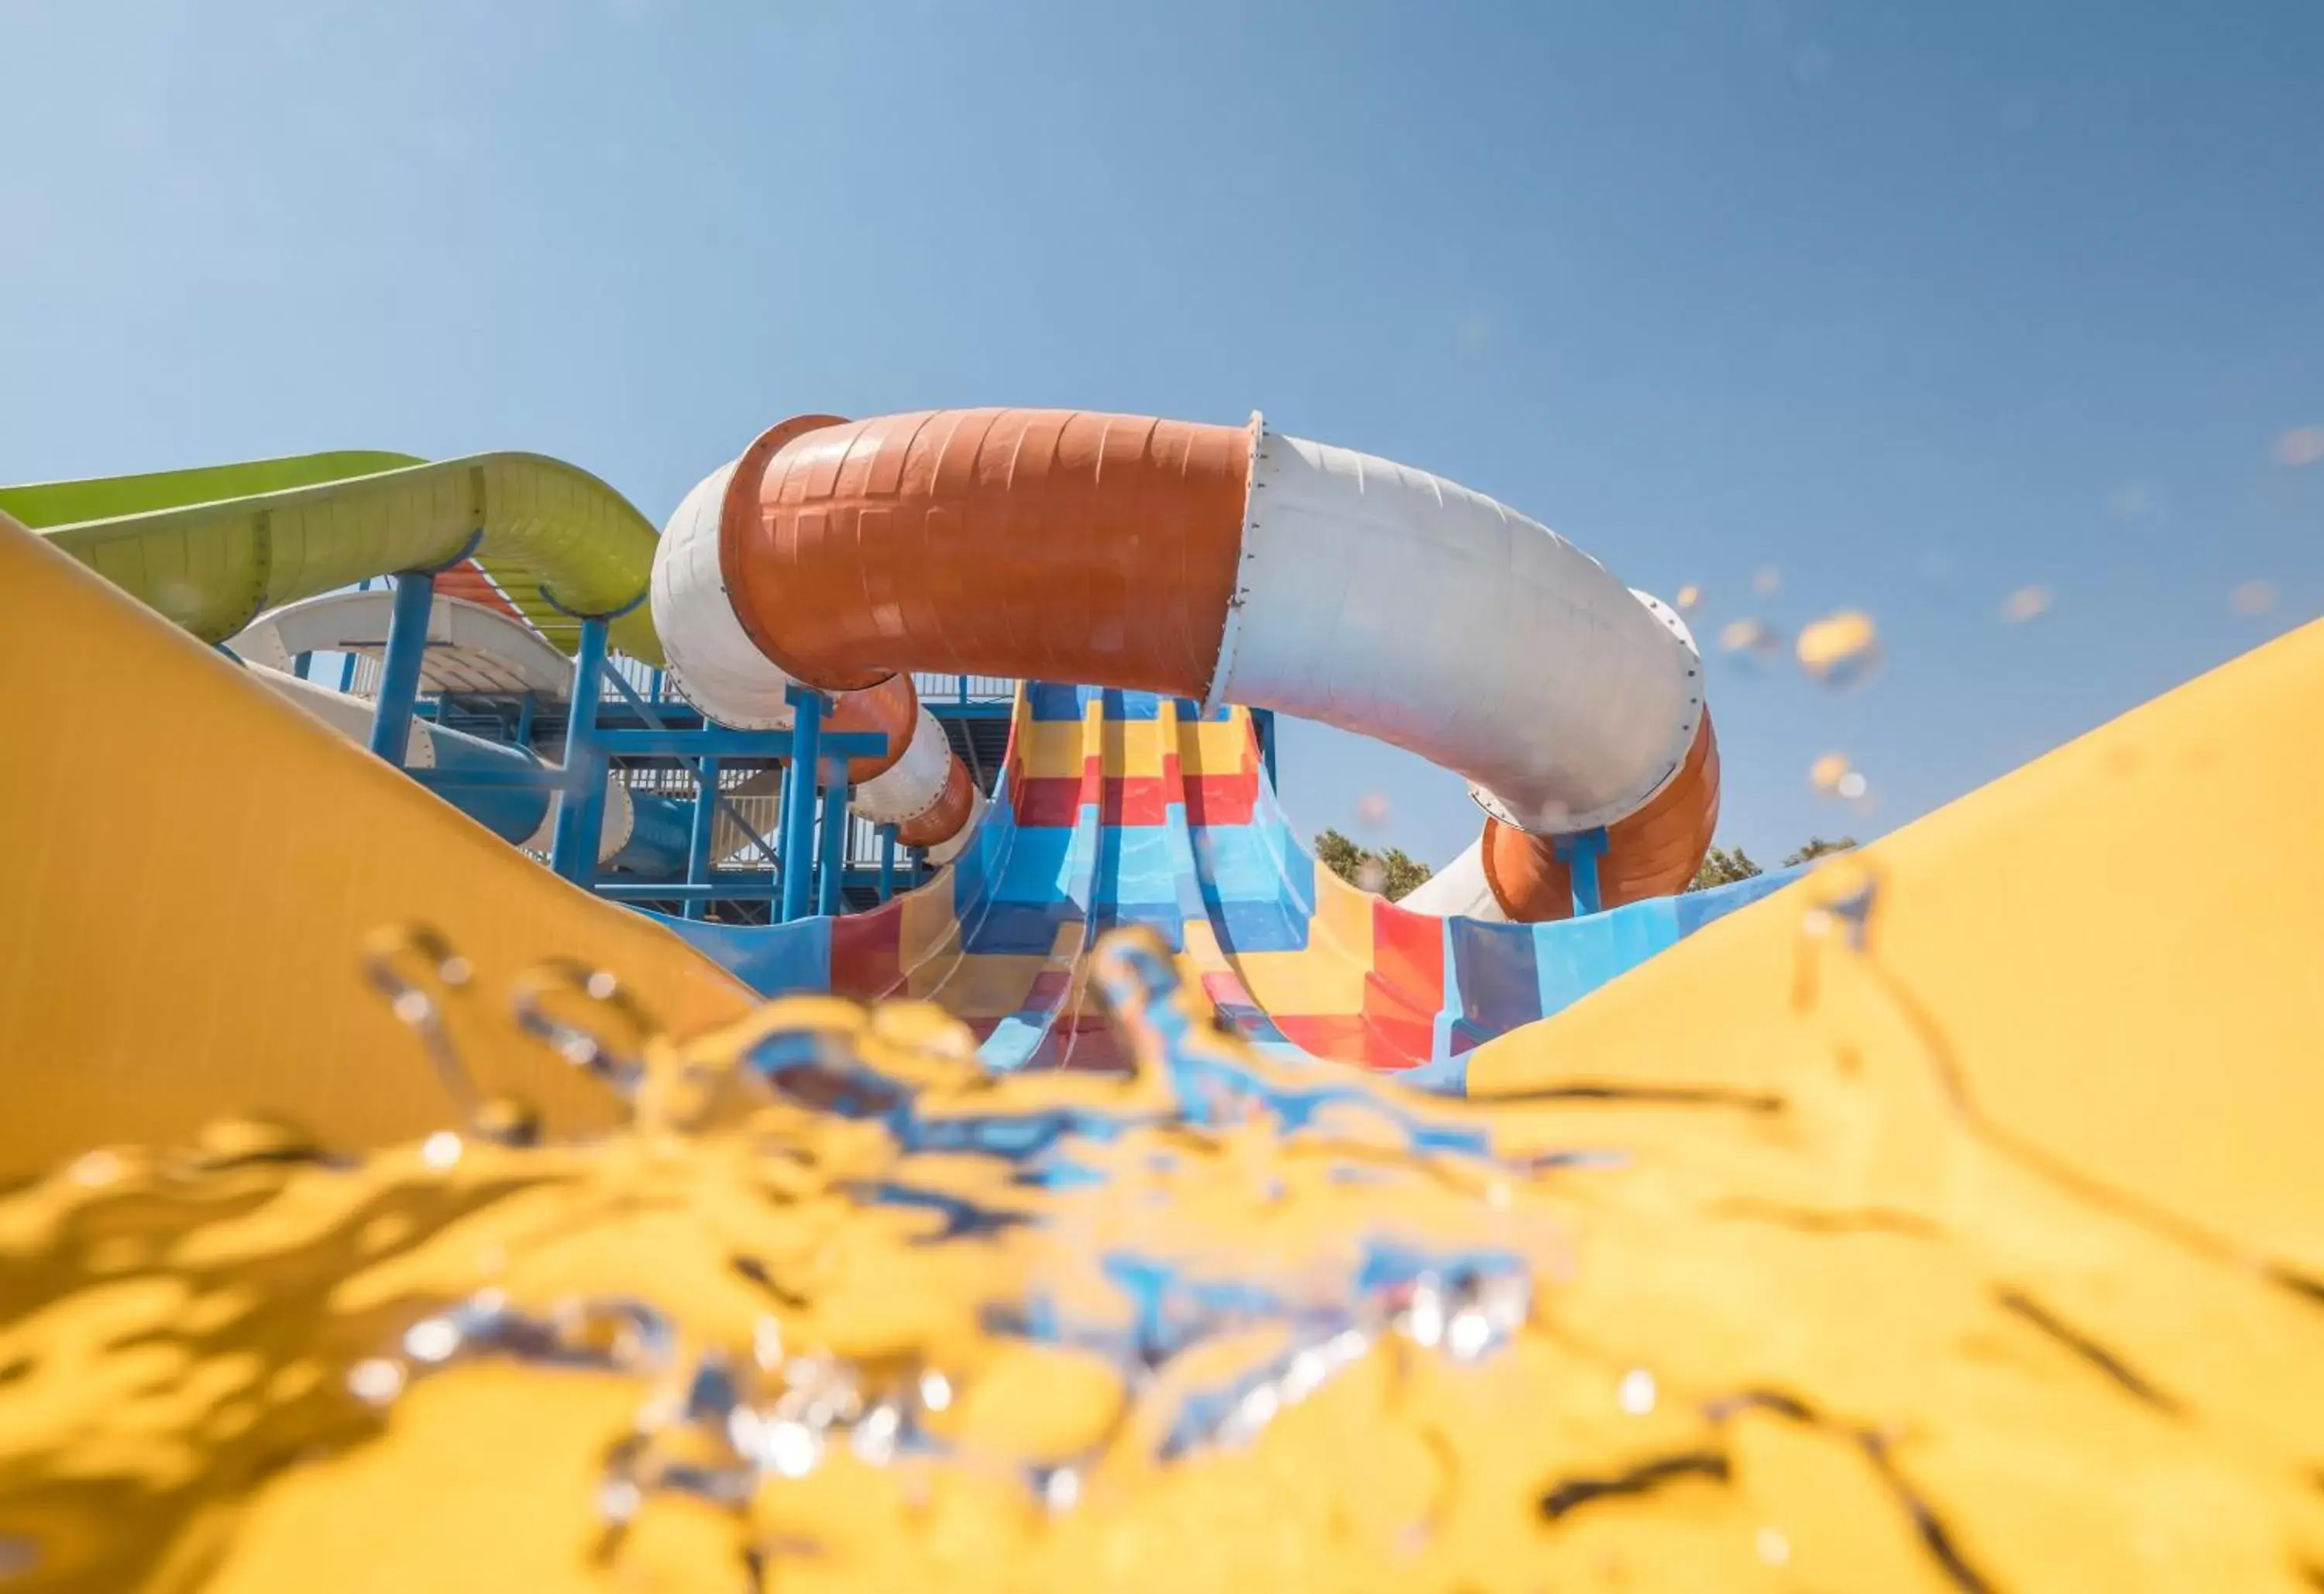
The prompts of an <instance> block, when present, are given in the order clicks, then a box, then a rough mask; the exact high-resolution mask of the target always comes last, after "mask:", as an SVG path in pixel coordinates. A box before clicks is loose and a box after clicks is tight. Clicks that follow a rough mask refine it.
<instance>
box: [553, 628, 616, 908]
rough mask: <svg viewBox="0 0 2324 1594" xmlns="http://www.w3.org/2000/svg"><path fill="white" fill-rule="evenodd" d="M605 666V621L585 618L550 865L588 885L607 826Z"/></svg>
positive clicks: (594, 873) (575, 664)
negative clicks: (600, 747) (601, 723)
mask: <svg viewBox="0 0 2324 1594" xmlns="http://www.w3.org/2000/svg"><path fill="white" fill-rule="evenodd" d="M604 668H605V622H604V621H603V620H596V619H592V620H584V621H583V622H581V646H580V648H579V650H577V651H576V653H575V655H574V659H573V711H572V714H571V716H570V717H569V718H567V720H566V722H565V785H564V788H563V789H562V790H560V791H559V792H558V795H557V829H556V831H555V832H554V833H553V836H552V839H551V841H550V843H549V867H550V868H551V869H554V870H555V871H557V872H558V874H561V875H563V876H564V877H565V878H566V879H567V880H572V881H573V882H575V883H576V884H577V885H583V886H586V885H588V884H589V883H590V882H591V881H593V880H595V879H596V876H597V842H598V838H599V836H600V835H602V834H604V828H605V760H604V755H603V754H602V753H600V752H599V751H597V747H596V737H597V697H598V694H599V692H600V690H601V689H602V688H601V687H600V686H599V685H598V677H600V676H601V675H603V674H604Z"/></svg>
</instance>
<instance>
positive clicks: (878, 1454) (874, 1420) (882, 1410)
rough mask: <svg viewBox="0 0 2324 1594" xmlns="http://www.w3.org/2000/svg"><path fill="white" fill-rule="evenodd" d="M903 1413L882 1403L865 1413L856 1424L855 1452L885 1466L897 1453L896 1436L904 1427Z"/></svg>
mask: <svg viewBox="0 0 2324 1594" xmlns="http://www.w3.org/2000/svg"><path fill="white" fill-rule="evenodd" d="M903 1423H904V1419H903V1414H901V1413H900V1412H899V1411H897V1409H896V1408H895V1407H894V1406H892V1405H886V1404H885V1403H882V1404H881V1405H875V1406H873V1407H872V1408H871V1410H870V1411H868V1412H866V1413H864V1414H863V1420H862V1422H861V1423H858V1424H856V1425H855V1432H854V1433H853V1444H854V1447H855V1453H856V1455H858V1456H859V1457H861V1458H862V1460H864V1461H866V1462H868V1463H870V1464H871V1466H874V1467H884V1466H886V1465H887V1464H888V1462H889V1460H890V1458H892V1457H893V1456H894V1455H895V1453H896V1436H897V1435H898V1433H900V1432H901V1431H902V1428H903Z"/></svg>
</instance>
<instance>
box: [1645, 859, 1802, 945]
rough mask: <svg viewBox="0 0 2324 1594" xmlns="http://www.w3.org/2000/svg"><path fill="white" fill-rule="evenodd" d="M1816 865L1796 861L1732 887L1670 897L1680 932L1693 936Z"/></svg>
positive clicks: (1738, 882)
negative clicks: (1713, 921) (1784, 867)
mask: <svg viewBox="0 0 2324 1594" xmlns="http://www.w3.org/2000/svg"><path fill="white" fill-rule="evenodd" d="M1812 867H1814V866H1813V865H1812V864H1807V863H1802V864H1796V865H1794V867H1792V868H1790V869H1778V870H1775V871H1770V872H1769V873H1766V874H1762V875H1754V876H1753V877H1752V878H1751V879H1749V880H1738V881H1737V882H1736V883H1735V884H1733V885H1731V886H1714V887H1712V888H1711V889H1710V890H1708V891H1689V892H1688V893H1687V894H1686V895H1685V896H1683V897H1674V898H1671V899H1670V900H1671V904H1672V907H1673V908H1674V911H1675V912H1676V913H1677V915H1678V933H1679V934H1680V935H1693V934H1694V933H1695V932H1696V931H1697V930H1699V929H1701V928H1702V926H1705V925H1707V924H1709V923H1710V922H1711V920H1713V919H1716V918H1724V917H1726V916H1727V915H1729V914H1730V913H1733V912H1734V911H1735V910H1736V909H1737V908H1748V907H1749V906H1750V905H1751V904H1752V903H1754V902H1757V900H1759V898H1762V897H1766V896H1771V895H1773V894H1774V893H1775V892H1777V891H1780V890H1782V889H1784V887H1785V886H1788V885H1790V884H1791V883H1792V882H1793V881H1794V880H1798V879H1799V878H1800V877H1801V876H1803V875H1804V874H1806V873H1807V872H1808V871H1809V870H1810V869H1811V868H1812Z"/></svg>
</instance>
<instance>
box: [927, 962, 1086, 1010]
mask: <svg viewBox="0 0 2324 1594" xmlns="http://www.w3.org/2000/svg"><path fill="white" fill-rule="evenodd" d="M1055 967H1056V959H1054V958H1047V957H1035V956H1033V955H1031V954H1000V953H982V954H975V955H972V956H969V957H964V958H960V959H957V960H953V961H949V962H947V961H945V960H942V959H939V960H937V962H936V963H933V964H931V965H930V966H929V968H928V970H927V974H926V976H925V977H924V976H923V975H922V974H921V973H920V972H915V973H914V975H913V977H912V980H911V981H910V988H911V994H912V995H914V996H916V997H919V998H922V999H924V1000H928V1001H940V1002H942V1003H943V1004H944V1005H945V1007H946V1008H947V1009H950V1010H951V1011H952V1012H953V1013H954V1014H955V1015H957V1016H958V1017H960V1018H1006V1017H1007V1016H1008V1015H1010V1013H1013V1012H1016V1011H1017V1010H1018V1009H1020V1008H1022V1007H1023V1006H1024V1005H1025V993H1026V992H1027V991H1028V990H1032V988H1033V980H1034V977H1035V976H1036V975H1038V974H1040V973H1042V972H1044V971H1046V970H1048V969H1053V968H1055Z"/></svg>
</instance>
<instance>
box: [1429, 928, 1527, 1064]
mask: <svg viewBox="0 0 2324 1594" xmlns="http://www.w3.org/2000/svg"><path fill="white" fill-rule="evenodd" d="M1444 932H1445V940H1446V952H1447V954H1448V955H1447V957H1446V959H1445V966H1446V968H1447V969H1448V970H1450V971H1451V973H1452V981H1451V983H1452V987H1453V995H1454V998H1455V1000H1456V1001H1457V1004H1458V1006H1459V1009H1460V1013H1459V1016H1458V1018H1456V1020H1455V1025H1454V1027H1455V1029H1456V1030H1459V1031H1461V1032H1463V1033H1465V1035H1466V1037H1467V1038H1468V1040H1469V1041H1470V1042H1471V1044H1474V1043H1475V1042H1478V1041H1481V1040H1485V1039H1488V1038H1489V1037H1493V1036H1496V1035H1500V1034H1503V1033H1505V1032H1507V1031H1508V1030H1511V1029H1515V1028H1517V1027H1518V1026H1519V1025H1521V1024H1530V1023H1532V1022H1533V1021H1534V1020H1535V1019H1536V1018H1540V1017H1541V977H1540V970H1539V967H1538V964H1537V963H1536V960H1535V951H1534V949H1535V935H1534V926H1531V925H1496V924H1486V923H1483V922H1481V921H1480V920H1477V919H1470V918H1456V919H1447V920H1446V921H1445V922H1444Z"/></svg>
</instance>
